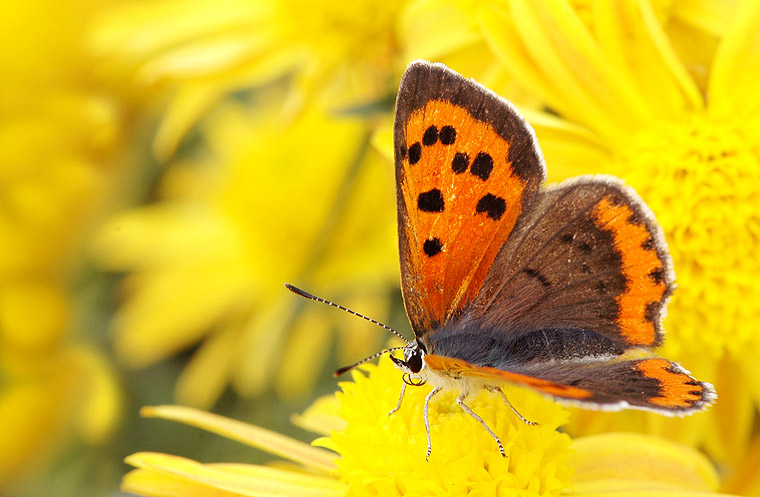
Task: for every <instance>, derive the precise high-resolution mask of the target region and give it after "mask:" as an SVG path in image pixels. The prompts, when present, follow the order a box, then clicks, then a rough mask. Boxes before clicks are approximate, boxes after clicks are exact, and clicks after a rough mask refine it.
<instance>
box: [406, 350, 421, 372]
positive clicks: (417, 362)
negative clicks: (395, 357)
mask: <svg viewBox="0 0 760 497" xmlns="http://www.w3.org/2000/svg"><path fill="white" fill-rule="evenodd" d="M406 365H407V366H408V367H409V370H410V371H411V372H412V373H419V372H420V370H421V369H422V352H421V351H419V350H415V351H414V353H413V354H412V356H411V357H409V360H408V361H406Z"/></svg>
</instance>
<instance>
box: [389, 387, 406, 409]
mask: <svg viewBox="0 0 760 497" xmlns="http://www.w3.org/2000/svg"><path fill="white" fill-rule="evenodd" d="M404 393H406V383H404V384H403V385H401V395H399V397H398V402H397V403H396V407H394V408H393V409H391V412H389V413H388V416H390V415H391V414H393V413H394V412H396V411H398V410H399V409H401V401H402V400H404Z"/></svg>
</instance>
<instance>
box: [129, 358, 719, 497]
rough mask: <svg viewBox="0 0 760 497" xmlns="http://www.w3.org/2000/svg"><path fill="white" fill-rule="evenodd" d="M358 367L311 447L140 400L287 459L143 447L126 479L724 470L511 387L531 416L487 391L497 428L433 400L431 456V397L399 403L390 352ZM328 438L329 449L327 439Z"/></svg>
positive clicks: (595, 485)
mask: <svg viewBox="0 0 760 497" xmlns="http://www.w3.org/2000/svg"><path fill="white" fill-rule="evenodd" d="M366 371H367V372H368V376H365V375H364V374H361V373H359V372H355V373H354V374H353V381H352V382H345V383H341V388H342V392H339V393H337V394H336V395H334V396H332V397H329V398H326V399H322V400H320V401H318V402H317V403H316V404H315V405H314V406H313V407H312V408H310V409H308V410H307V411H306V412H305V413H304V415H303V416H300V417H297V418H296V422H297V423H298V424H300V425H302V426H305V427H309V428H311V429H314V430H316V431H317V432H319V433H321V434H324V435H325V436H324V437H322V438H319V439H317V440H315V441H314V442H313V444H312V446H309V445H307V444H305V443H302V442H298V441H296V440H293V439H290V438H288V437H285V436H283V435H279V434H277V433H273V432H270V431H268V430H265V429H263V428H259V427H256V426H251V425H247V424H245V423H242V422H239V421H235V420H231V419H227V418H223V417H221V416H217V415H214V414H210V413H205V412H202V411H197V410H193V409H190V408H185V407H177V406H162V407H151V408H145V409H143V414H144V415H146V416H148V417H158V418H163V419H170V420H174V421H179V422H182V423H186V424H189V425H193V426H197V427H199V428H202V429H205V430H208V431H211V432H214V433H217V434H219V435H222V436H225V437H228V438H231V439H233V440H237V441H239V442H242V443H245V444H248V445H251V446H253V447H257V448H260V449H262V450H265V451H267V452H269V453H271V454H273V455H275V456H277V457H278V458H281V459H285V460H286V461H287V462H286V461H282V460H280V461H277V462H274V463H272V464H269V465H266V466H257V465H251V464H229V463H227V464H224V463H222V464H202V463H199V462H195V461H193V460H190V459H186V458H182V457H177V456H171V455H167V454H160V453H147V452H142V453H137V454H133V455H131V456H129V457H128V458H127V462H128V463H129V464H131V465H133V466H135V467H136V468H137V469H135V470H133V471H132V472H130V473H129V474H127V475H126V476H125V477H124V480H123V482H122V488H123V490H125V491H127V492H131V493H136V494H139V495H148V496H173V497H178V496H188V497H190V496H207V495H217V496H225V497H227V496H240V495H245V496H262V495H270V496H274V495H283V496H285V495H299V496H320V497H328V496H344V495H356V496H374V495H382V496H401V495H407V496H413V495H450V496H458V495H473V496H474V495H523V496H539V495H540V496H558V495H561V494H562V495H578V496H580V495H605V494H611V493H615V494H618V495H626V496H631V497H633V496H644V495H649V496H651V495H662V496H671V495H672V496H677V495H679V496H688V495H710V493H711V492H714V491H715V488H716V486H717V482H718V479H717V475H716V474H715V471H714V469H713V468H712V466H711V465H710V463H709V462H708V461H707V460H706V459H705V458H704V456H702V455H701V454H699V453H698V452H696V451H695V450H693V449H690V448H687V447H683V446H680V445H677V444H674V443H672V442H666V441H663V440H661V439H657V438H653V437H650V436H644V435H631V434H607V435H599V436H592V437H585V438H581V439H577V440H575V441H572V440H571V439H570V437H568V436H567V435H565V434H562V433H560V432H558V431H556V427H557V426H559V425H560V424H562V423H563V422H564V421H565V419H566V412H565V411H564V410H563V409H561V408H560V407H558V406H556V405H555V404H553V403H552V402H550V401H548V400H545V399H543V398H541V397H539V396H538V395H537V394H534V393H532V392H528V391H527V390H523V389H514V390H510V391H509V395H510V399H511V401H512V402H513V403H514V405H515V406H516V407H517V408H518V409H519V410H520V411H522V412H523V413H525V414H526V415H528V416H531V417H532V418H533V419H536V420H538V421H539V422H540V423H541V425H540V426H529V425H526V424H525V423H523V422H522V421H520V420H519V419H517V418H516V417H515V416H514V415H513V414H512V412H511V411H510V410H509V409H506V408H505V407H504V405H503V401H502V399H501V398H500V397H497V396H495V395H491V394H489V393H486V392H485V391H484V393H482V394H480V395H478V396H477V397H476V398H475V399H474V401H473V402H472V405H473V408H474V409H475V410H476V411H478V412H479V413H480V414H481V415H482V416H483V417H484V418H485V419H486V420H487V422H489V423H490V424H491V426H493V427H495V431H496V432H497V433H498V434H499V435H500V436H501V437H502V441H504V442H505V444H504V446H505V449H506V450H507V455H508V457H506V458H504V457H502V456H501V455H500V454H499V452H498V451H497V450H496V447H495V444H494V443H493V439H492V438H491V437H490V436H489V435H488V434H487V433H486V432H485V431H484V430H483V428H482V427H481V426H480V425H479V424H478V423H476V422H475V421H474V420H473V419H472V418H470V416H468V415H467V414H466V413H464V412H463V411H462V410H461V409H459V408H458V406H456V404H455V403H454V396H452V395H449V396H442V397H441V399H440V400H439V401H438V402H436V403H434V404H431V425H432V436H433V447H434V448H433V454H432V455H431V457H430V461H429V462H427V461H425V456H424V454H425V450H426V439H425V429H424V426H423V423H422V402H423V398H424V396H425V395H426V394H427V390H429V388H425V387H421V388H413V389H410V391H409V392H408V394H407V395H408V396H409V397H408V398H406V399H405V403H404V405H402V407H401V409H400V410H399V411H397V412H395V413H394V414H392V415H389V414H388V410H389V408H390V407H391V406H393V405H395V403H396V398H397V395H398V391H399V385H400V383H401V378H400V375H399V372H398V371H397V370H396V369H395V368H394V367H393V366H392V364H391V362H390V361H388V360H385V359H383V360H381V362H380V366H369V367H367V368H366ZM322 447H327V448H329V449H330V450H325V449H324V448H322Z"/></svg>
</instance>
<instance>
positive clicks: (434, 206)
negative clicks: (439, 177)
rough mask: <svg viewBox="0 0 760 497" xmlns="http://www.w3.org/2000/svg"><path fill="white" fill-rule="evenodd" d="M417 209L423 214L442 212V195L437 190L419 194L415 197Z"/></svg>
mask: <svg viewBox="0 0 760 497" xmlns="http://www.w3.org/2000/svg"><path fill="white" fill-rule="evenodd" d="M417 207H418V208H419V209H420V210H421V211H423V212H443V209H444V204H443V194H442V193H441V190H439V189H438V188H433V189H432V190H430V191H427V192H424V193H420V196H419V197H417Z"/></svg>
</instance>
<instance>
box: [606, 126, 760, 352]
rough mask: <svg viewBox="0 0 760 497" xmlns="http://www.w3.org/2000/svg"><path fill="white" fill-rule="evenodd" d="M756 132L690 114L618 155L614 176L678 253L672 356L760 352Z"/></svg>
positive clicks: (759, 156) (643, 135) (638, 138)
mask: <svg viewBox="0 0 760 497" xmlns="http://www.w3.org/2000/svg"><path fill="white" fill-rule="evenodd" d="M759 123H760V121H759ZM756 127H757V126H756ZM752 132H754V133H755V134H756V135H757V136H760V129H754V130H752V126H747V123H745V122H738V120H736V119H731V118H716V117H715V116H712V115H710V114H709V113H704V114H694V115H692V116H690V117H689V120H688V121H685V122H667V123H657V125H655V126H652V127H650V128H648V129H646V130H643V131H641V132H639V133H637V134H635V135H634V136H632V137H631V141H630V144H629V146H628V147H627V148H625V149H624V150H622V151H621V152H620V154H619V155H618V157H617V162H618V167H619V170H618V171H616V173H617V174H619V175H621V176H622V177H623V178H625V179H626V181H628V182H629V183H630V184H631V185H632V186H633V187H634V188H635V189H636V190H637V191H638V192H639V194H640V195H641V196H642V197H643V198H644V200H645V201H646V202H647V204H648V205H649V207H650V208H651V209H652V210H653V211H654V213H655V215H656V216H657V219H658V220H659V222H660V224H661V225H662V228H663V230H664V231H665V237H666V239H667V241H668V245H669V247H670V251H671V254H672V256H673V263H674V266H675V272H676V279H677V284H678V288H677V290H676V292H675V294H674V296H673V298H672V300H671V303H670V306H669V311H668V318H667V321H666V323H665V326H666V329H667V330H668V338H667V342H668V346H669V347H674V348H675V349H676V350H677V349H679V348H680V349H682V350H686V351H699V353H701V354H704V353H713V354H715V355H716V357H720V356H721V355H723V354H726V353H728V354H734V353H736V352H740V351H742V352H746V350H747V348H748V347H749V348H750V350H751V351H754V352H757V351H758V348H759V347H760V346H759V345H758V342H759V341H758V340H757V332H756V330H757V329H758V328H760V280H759V279H758V278H757V277H756V276H757V275H758V274H760V257H758V247H760V244H759V243H758V242H759V241H760V210H759V209H758V205H760V150H759V149H758V146H757V144H756V143H753V140H752V137H751V136H750V133H752Z"/></svg>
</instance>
